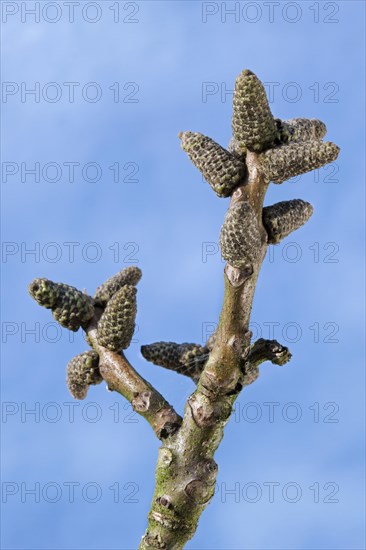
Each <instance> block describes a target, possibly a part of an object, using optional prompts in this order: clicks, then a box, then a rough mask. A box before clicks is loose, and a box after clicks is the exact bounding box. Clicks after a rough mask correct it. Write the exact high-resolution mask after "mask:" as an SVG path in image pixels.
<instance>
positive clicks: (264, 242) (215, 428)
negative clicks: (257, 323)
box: [29, 70, 339, 550]
mask: <svg viewBox="0 0 366 550" xmlns="http://www.w3.org/2000/svg"><path fill="white" fill-rule="evenodd" d="M232 126H233V139H232V140H231V142H230V145H229V148H228V150H226V149H224V148H222V147H221V146H220V145H218V144H217V143H216V142H214V141H213V140H212V139H211V138H208V137H206V136H203V135H202V134H198V133H192V132H182V133H181V134H180V135H179V137H180V139H181V144H182V148H183V149H184V150H185V151H186V152H187V154H188V156H189V157H190V159H191V160H192V162H193V163H194V164H195V165H196V167H197V168H198V169H199V170H200V171H201V172H202V174H203V175H204V176H205V178H206V180H207V181H208V183H209V184H210V185H211V187H212V189H213V190H214V191H215V193H216V194H217V195H218V196H220V197H230V204H229V208H228V211H227V214H226V217H225V221H224V224H223V227H222V229H221V235H220V246H221V251H222V256H223V257H224V259H225V260H226V261H227V263H226V266H225V270H224V287H225V291H224V300H223V305H222V310H221V314H220V319H219V323H218V327H217V329H216V331H215V333H214V334H213V335H212V336H211V337H210V338H209V340H208V341H207V342H206V344H204V345H203V346H200V345H197V344H188V343H184V344H175V343H173V342H157V343H155V344H150V345H147V346H142V348H141V351H142V354H143V356H144V357H145V358H146V359H147V360H149V361H151V362H152V363H154V364H156V365H160V366H163V367H165V368H168V369H171V370H174V371H176V372H178V373H180V374H183V375H185V376H188V377H190V378H191V379H192V380H193V381H194V383H195V384H196V389H195V391H194V392H193V393H192V395H191V396H190V397H189V398H188V400H187V402H186V405H185V410H184V415H183V418H181V417H180V416H179V414H178V413H177V412H176V411H175V410H174V408H173V406H172V405H171V404H169V403H168V401H167V400H166V399H165V398H164V397H163V396H162V395H161V394H160V393H159V392H158V391H157V390H156V389H155V388H154V387H153V386H152V384H150V383H149V382H148V381H146V380H145V379H144V378H143V377H142V376H141V375H140V374H139V373H138V372H137V371H136V370H135V369H134V367H133V366H132V365H131V364H130V362H129V361H128V359H127V358H126V356H125V354H124V350H125V349H127V348H128V346H129V344H130V342H131V339H132V336H133V332H134V327H135V316H136V285H137V283H138V281H139V279H140V277H141V271H140V270H139V269H138V268H137V267H130V268H126V269H124V270H122V271H121V272H120V273H119V274H117V275H115V276H114V277H111V278H110V279H108V280H107V281H106V282H105V283H103V284H102V285H101V286H100V287H98V289H97V291H96V293H95V295H94V297H91V296H88V295H87V294H85V293H81V292H80V291H78V290H77V289H75V288H74V287H70V286H68V285H65V284H63V283H53V282H52V281H49V280H48V279H35V280H34V281H33V282H32V283H31V285H30V287H29V291H30V294H31V295H32V297H33V298H34V299H35V300H36V301H37V302H38V303H39V304H40V305H42V306H44V307H46V308H48V309H51V310H52V313H53V315H54V317H55V318H56V319H57V320H58V322H59V323H60V324H61V325H62V326H65V327H67V328H69V329H70V330H74V331H75V330H78V329H79V328H80V327H82V328H83V330H84V331H85V333H86V340H87V342H88V344H89V345H90V347H91V351H89V352H84V353H83V354H81V355H78V356H76V357H75V358H74V359H72V360H71V361H70V363H69V365H68V371H67V372H68V375H67V376H68V378H67V382H68V387H69V390H70V392H71V393H72V395H73V396H74V397H75V398H77V399H83V398H84V397H85V396H86V394H87V391H88V388H89V386H90V385H92V384H98V383H100V382H101V381H102V380H104V381H105V382H106V383H107V386H108V388H109V389H110V390H111V391H116V392H118V393H119V394H121V395H122V396H123V397H125V398H126V399H127V400H128V401H129V402H130V403H131V405H132V408H133V410H134V411H136V412H137V413H138V414H140V415H141V416H142V417H143V418H145V419H146V420H147V422H149V424H150V425H151V427H152V429H153V431H154V433H155V434H156V436H157V437H158V438H159V439H160V440H161V441H162V446H161V447H160V450H159V456H158V461H157V468H156V486H155V492H154V496H153V500H152V505H151V509H150V512H149V515H148V527H147V530H146V533H145V535H144V536H143V538H142V540H141V543H140V546H139V549H140V550H153V549H157V548H158V549H161V550H181V549H183V548H184V546H185V544H186V543H187V541H188V540H189V539H190V538H192V536H193V535H194V533H195V531H196V529H197V525H198V521H199V518H200V516H201V514H202V512H203V510H204V509H205V508H206V506H207V505H208V503H209V502H210V500H211V499H212V497H213V495H214V491H215V482H216V476H217V471H218V467H217V464H216V462H215V460H214V455H215V451H216V449H217V448H218V446H219V444H220V442H221V440H222V438H223V434H224V428H225V425H226V423H227V422H228V420H229V418H230V416H231V414H232V411H233V406H234V403H235V400H236V399H237V397H238V395H239V394H240V392H241V391H242V390H243V388H244V387H245V386H247V385H249V384H251V383H253V382H254V381H255V380H256V379H257V378H258V375H259V367H260V365H261V364H262V363H263V362H265V361H270V362H272V363H273V364H275V365H284V364H285V363H287V362H288V361H289V360H290V358H291V353H290V352H289V350H288V349H287V348H286V347H285V346H282V345H281V344H279V343H278V342H277V341H275V340H264V339H259V340H257V341H256V342H254V343H253V344H252V343H251V336H252V334H251V332H250V330H249V322H250V316H251V310H252V304H253V298H254V292H255V288H256V283H257V279H258V276H259V272H260V269H261V265H262V262H263V260H264V258H265V255H266V251H267V248H268V246H269V245H270V244H276V243H278V242H280V241H281V240H282V239H283V238H284V237H286V236H287V235H289V234H290V233H291V232H292V231H294V230H296V229H298V228H299V227H300V226H302V225H303V224H304V223H305V222H306V221H307V220H308V219H309V218H310V216H311V214H312V212H313V209H312V206H311V205H310V204H309V203H306V202H304V201H302V200H300V199H295V200H292V201H285V202H281V203H277V204H275V205H272V206H270V207H264V206H263V203H264V200H265V195H266V191H267V189H268V185H269V183H270V181H272V182H274V183H282V182H283V181H285V180H287V179H290V178H292V177H293V176H295V175H298V174H302V173H304V172H307V171H310V170H313V169H314V168H318V167H320V166H323V165H324V164H326V163H328V162H331V161H333V160H335V158H337V155H338V151H339V149H338V148H337V146H335V145H334V144H332V143H329V142H328V143H324V142H323V141H322V138H323V137H324V135H325V132H326V128H325V125H324V124H323V123H322V122H321V121H318V120H313V119H291V120H289V121H282V120H280V119H274V118H273V116H272V113H271V111H270V108H269V104H268V101H267V98H266V95H265V92H264V87H263V85H262V83H261V82H260V81H259V79H258V78H257V77H256V76H255V75H254V74H253V73H252V72H251V71H247V70H246V71H243V72H242V73H241V74H240V75H239V77H238V78H237V80H236V83H235V92H234V101H233V121H232Z"/></svg>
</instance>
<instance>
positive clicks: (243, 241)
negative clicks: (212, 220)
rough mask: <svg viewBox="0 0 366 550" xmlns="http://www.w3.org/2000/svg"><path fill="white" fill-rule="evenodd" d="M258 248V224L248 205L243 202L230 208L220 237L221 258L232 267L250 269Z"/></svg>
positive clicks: (259, 242) (259, 241)
mask: <svg viewBox="0 0 366 550" xmlns="http://www.w3.org/2000/svg"><path fill="white" fill-rule="evenodd" d="M260 246H261V235H260V232H259V228H258V222H257V218H256V216H255V213H254V211H253V209H252V207H251V206H250V204H249V203H248V202H243V203H238V204H235V205H234V206H232V207H230V208H229V210H228V211H227V214H226V217H225V221H224V225H223V226H222V229H221V235H220V247H221V254H222V257H223V258H224V259H225V260H226V261H227V262H229V264H231V265H232V266H233V267H238V268H241V269H243V268H246V267H250V266H251V264H252V263H253V262H254V261H255V260H256V258H257V256H258V253H259V249H260Z"/></svg>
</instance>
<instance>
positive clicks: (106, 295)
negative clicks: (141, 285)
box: [94, 265, 142, 307]
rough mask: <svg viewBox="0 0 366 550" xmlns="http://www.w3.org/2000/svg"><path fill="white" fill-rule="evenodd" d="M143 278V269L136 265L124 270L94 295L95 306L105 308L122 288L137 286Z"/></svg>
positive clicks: (100, 287) (111, 278)
mask: <svg viewBox="0 0 366 550" xmlns="http://www.w3.org/2000/svg"><path fill="white" fill-rule="evenodd" d="M141 276H142V272H141V269H139V268H138V267H136V266H134V265H132V266H129V267H126V268H125V269H122V271H120V272H119V273H117V274H116V275H114V276H113V277H110V278H109V279H108V280H107V281H106V282H105V283H103V284H101V285H100V286H98V288H97V290H96V292H95V295H94V301H95V304H96V305H98V306H101V307H105V306H106V305H107V302H108V301H109V300H110V299H111V298H112V296H113V295H114V294H115V293H116V292H117V291H118V290H119V289H120V288H122V287H123V286H124V285H130V286H136V285H137V283H138V282H139V280H140V279H141Z"/></svg>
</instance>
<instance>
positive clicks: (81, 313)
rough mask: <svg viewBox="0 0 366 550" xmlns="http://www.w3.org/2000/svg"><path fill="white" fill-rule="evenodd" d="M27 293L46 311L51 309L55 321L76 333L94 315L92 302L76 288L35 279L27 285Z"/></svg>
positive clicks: (47, 280)
mask: <svg viewBox="0 0 366 550" xmlns="http://www.w3.org/2000/svg"><path fill="white" fill-rule="evenodd" d="M29 293H30V295H31V296H32V298H34V299H35V300H36V302H38V304H40V305H41V306H44V307H46V308H47V309H52V313H53V316H54V318H55V319H56V321H58V322H59V323H60V325H62V326H63V327H65V328H68V329H69V330H72V331H74V332H76V331H77V330H78V329H79V328H80V326H85V325H86V324H87V323H88V322H89V321H90V319H91V318H92V317H93V315H94V304H93V300H92V299H91V298H90V297H89V296H87V295H86V294H83V293H82V292H80V290H78V289H77V288H75V287H73V286H69V285H66V284H64V283H54V282H53V281H50V280H49V279H35V280H34V281H32V282H31V284H30V285H29Z"/></svg>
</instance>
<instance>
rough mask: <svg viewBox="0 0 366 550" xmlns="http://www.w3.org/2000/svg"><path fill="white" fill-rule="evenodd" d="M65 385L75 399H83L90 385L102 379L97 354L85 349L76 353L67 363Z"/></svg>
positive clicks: (98, 382)
mask: <svg viewBox="0 0 366 550" xmlns="http://www.w3.org/2000/svg"><path fill="white" fill-rule="evenodd" d="M66 380H67V387H68V388H69V391H70V393H71V395H72V396H73V397H74V398H75V399H85V397H86V395H87V393H88V389H89V386H90V385H95V384H100V383H101V382H102V380H103V378H102V376H101V374H100V372H99V355H98V354H97V353H96V352H95V351H85V352H84V353H81V354H79V355H76V356H75V357H74V358H73V359H71V361H69V363H68V365H67V379H66Z"/></svg>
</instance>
